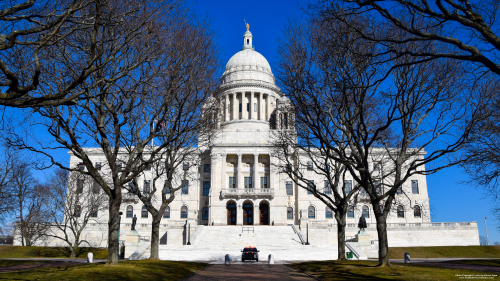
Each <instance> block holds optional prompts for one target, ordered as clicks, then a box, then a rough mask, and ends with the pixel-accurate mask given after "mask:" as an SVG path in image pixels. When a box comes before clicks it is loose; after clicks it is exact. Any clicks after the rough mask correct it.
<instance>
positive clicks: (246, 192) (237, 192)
mask: <svg viewBox="0 0 500 281" xmlns="http://www.w3.org/2000/svg"><path fill="white" fill-rule="evenodd" d="M221 195H222V196H223V197H225V196H257V197H258V196H261V197H271V198H272V197H274V189H272V188H245V189H240V188H225V189H223V190H222V194H221Z"/></svg>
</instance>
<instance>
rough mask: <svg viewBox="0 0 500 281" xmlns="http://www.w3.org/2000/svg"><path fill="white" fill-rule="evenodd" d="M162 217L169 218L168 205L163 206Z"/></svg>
mask: <svg viewBox="0 0 500 281" xmlns="http://www.w3.org/2000/svg"><path fill="white" fill-rule="evenodd" d="M163 218H164V219H169V218H170V206H167V207H166V208H165V211H164V212H163Z"/></svg>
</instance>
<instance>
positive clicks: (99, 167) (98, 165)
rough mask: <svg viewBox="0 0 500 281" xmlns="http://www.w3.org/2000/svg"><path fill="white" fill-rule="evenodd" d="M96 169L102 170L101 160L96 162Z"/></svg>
mask: <svg viewBox="0 0 500 281" xmlns="http://www.w3.org/2000/svg"><path fill="white" fill-rule="evenodd" d="M95 169H96V170H98V171H100V170H101V162H96V163H95Z"/></svg>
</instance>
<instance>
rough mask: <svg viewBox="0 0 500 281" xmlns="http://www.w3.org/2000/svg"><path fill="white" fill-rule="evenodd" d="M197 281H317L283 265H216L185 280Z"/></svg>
mask: <svg viewBox="0 0 500 281" xmlns="http://www.w3.org/2000/svg"><path fill="white" fill-rule="evenodd" d="M185 280H189V281H197V280H229V281H230V280H235V281H244V280H252V281H254V280H279V281H282V280H304V281H311V280H315V279H314V278H311V277H309V276H307V275H306V274H304V273H302V272H299V271H297V270H294V269H292V268H291V267H289V266H286V265H283V264H274V265H267V264H232V265H221V264H215V265H212V266H209V267H206V268H204V269H202V270H200V271H198V272H197V273H196V274H194V275H192V276H191V277H189V278H187V279H185Z"/></svg>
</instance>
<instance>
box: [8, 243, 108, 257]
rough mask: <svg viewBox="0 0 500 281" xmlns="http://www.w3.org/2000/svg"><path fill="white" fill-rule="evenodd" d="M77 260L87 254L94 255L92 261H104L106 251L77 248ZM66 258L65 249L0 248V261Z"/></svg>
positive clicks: (103, 249) (33, 247)
mask: <svg viewBox="0 0 500 281" xmlns="http://www.w3.org/2000/svg"><path fill="white" fill-rule="evenodd" d="M79 250H80V251H79V255H78V256H77V258H86V257H87V253H88V252H92V253H93V254H94V259H106V258H107V257H108V249H105V248H86V247H82V248H79ZM40 257H42V258H67V257H69V251H68V248H66V247H36V246H30V247H22V246H0V259H13V258H40Z"/></svg>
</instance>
